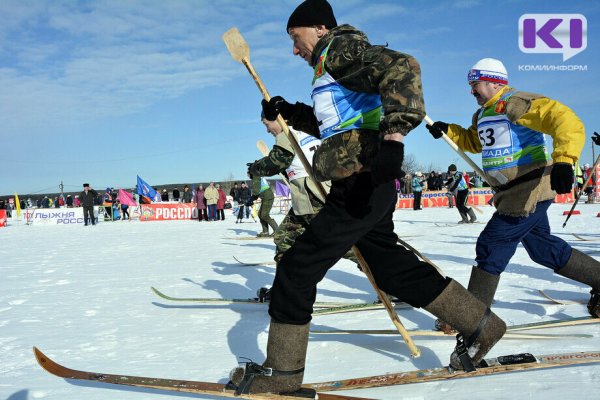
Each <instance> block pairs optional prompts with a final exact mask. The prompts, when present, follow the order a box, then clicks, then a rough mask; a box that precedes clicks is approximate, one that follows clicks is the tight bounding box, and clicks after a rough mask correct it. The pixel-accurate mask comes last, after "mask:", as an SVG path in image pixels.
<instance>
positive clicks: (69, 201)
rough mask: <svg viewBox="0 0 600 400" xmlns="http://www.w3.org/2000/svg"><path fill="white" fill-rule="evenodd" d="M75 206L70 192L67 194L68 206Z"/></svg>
mask: <svg viewBox="0 0 600 400" xmlns="http://www.w3.org/2000/svg"><path fill="white" fill-rule="evenodd" d="M72 207H73V198H72V197H71V195H70V194H68V195H67V208H72Z"/></svg>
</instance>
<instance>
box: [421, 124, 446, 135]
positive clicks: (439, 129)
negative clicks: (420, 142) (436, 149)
mask: <svg viewBox="0 0 600 400" xmlns="http://www.w3.org/2000/svg"><path fill="white" fill-rule="evenodd" d="M425 128H427V130H428V131H429V133H431V136H433V138H434V139H439V138H441V137H442V136H443V135H444V133H447V132H448V124H447V123H445V122H442V121H435V122H434V123H433V125H425Z"/></svg>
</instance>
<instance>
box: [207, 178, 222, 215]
mask: <svg viewBox="0 0 600 400" xmlns="http://www.w3.org/2000/svg"><path fill="white" fill-rule="evenodd" d="M204 198H205V199H206V207H207V208H208V220H209V221H216V220H217V201H219V191H218V190H217V188H216V187H215V183H214V182H211V183H209V184H208V187H207V188H206V190H205V191H204Z"/></svg>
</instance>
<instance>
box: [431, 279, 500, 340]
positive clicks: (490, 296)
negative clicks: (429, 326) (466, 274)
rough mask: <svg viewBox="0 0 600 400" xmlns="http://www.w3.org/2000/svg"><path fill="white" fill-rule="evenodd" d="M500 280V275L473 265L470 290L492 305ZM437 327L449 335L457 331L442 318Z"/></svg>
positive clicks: (487, 304)
mask: <svg viewBox="0 0 600 400" xmlns="http://www.w3.org/2000/svg"><path fill="white" fill-rule="evenodd" d="M499 281H500V275H492V274H490V273H488V272H485V271H484V270H482V269H480V268H477V267H473V268H472V269H471V278H470V279H469V287H468V290H469V292H471V293H472V294H473V296H475V297H476V298H477V299H478V300H479V301H481V302H482V303H483V304H485V305H486V307H490V306H491V305H492V302H493V301H494V294H495V293H496V288H497V287H498V282H499ZM435 329H437V330H438V331H443V332H444V333H446V334H447V335H448V334H451V333H453V332H455V330H454V328H453V327H452V326H451V325H450V324H448V323H447V322H445V321H443V320H441V319H437V320H436V321H435Z"/></svg>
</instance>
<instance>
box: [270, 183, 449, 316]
mask: <svg viewBox="0 0 600 400" xmlns="http://www.w3.org/2000/svg"><path fill="white" fill-rule="evenodd" d="M395 204H396V188H395V184H394V182H390V183H386V184H383V185H378V186H373V184H372V183H371V176H370V173H368V172H367V173H362V174H359V175H352V176H350V177H348V178H346V179H342V180H338V181H334V182H333V184H332V187H331V191H330V193H329V195H328V196H327V202H326V203H325V206H324V207H323V209H322V210H321V211H320V212H319V213H318V214H317V216H316V217H315V218H314V219H313V220H312V221H311V223H310V225H309V226H308V228H307V229H306V231H305V232H304V233H303V234H302V235H300V236H299V237H298V238H297V239H296V241H295V243H294V244H293V246H292V247H291V248H290V249H289V250H288V251H286V252H285V253H284V254H283V257H282V258H281V261H280V262H279V264H278V265H277V272H276V274H275V281H274V282H273V290H272V297H271V303H270V305H269V314H270V315H271V317H272V318H273V319H274V320H276V321H278V322H281V323H286V324H294V325H303V324H306V323H308V322H309V321H310V320H311V314H312V311H313V308H312V306H313V303H314V302H315V298H316V294H317V283H319V282H320V281H321V280H322V279H323V278H324V277H325V273H326V272H327V271H328V270H329V268H331V267H332V266H333V265H334V264H335V263H336V262H337V261H338V260H339V259H340V258H341V257H342V256H343V255H344V254H345V253H346V252H347V251H348V249H350V247H352V245H354V244H356V247H357V248H358V249H359V250H360V252H361V253H362V255H363V257H364V258H365V260H366V261H367V263H368V264H369V267H370V268H371V272H372V273H373V277H374V278H375V281H376V282H377V284H378V286H379V287H380V288H381V289H382V290H383V291H385V292H386V293H388V294H391V295H393V296H396V297H397V298H398V299H399V300H400V301H404V302H407V303H409V304H411V305H412V306H414V307H423V306H426V305H428V304H429V303H431V301H433V300H434V299H435V298H436V297H437V296H438V295H439V294H440V293H441V292H442V291H443V290H444V289H445V287H446V286H447V285H448V283H449V282H450V279H446V278H444V277H443V276H442V275H440V273H439V272H438V271H437V270H436V269H435V268H434V267H432V266H431V265H429V264H427V263H425V262H423V261H420V260H419V259H418V258H417V256H415V255H414V254H413V253H412V252H411V251H409V250H407V249H405V248H404V247H402V246H400V245H398V244H397V239H398V237H397V236H396V234H395V233H394V223H393V221H392V214H393V213H394V209H395Z"/></svg>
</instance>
